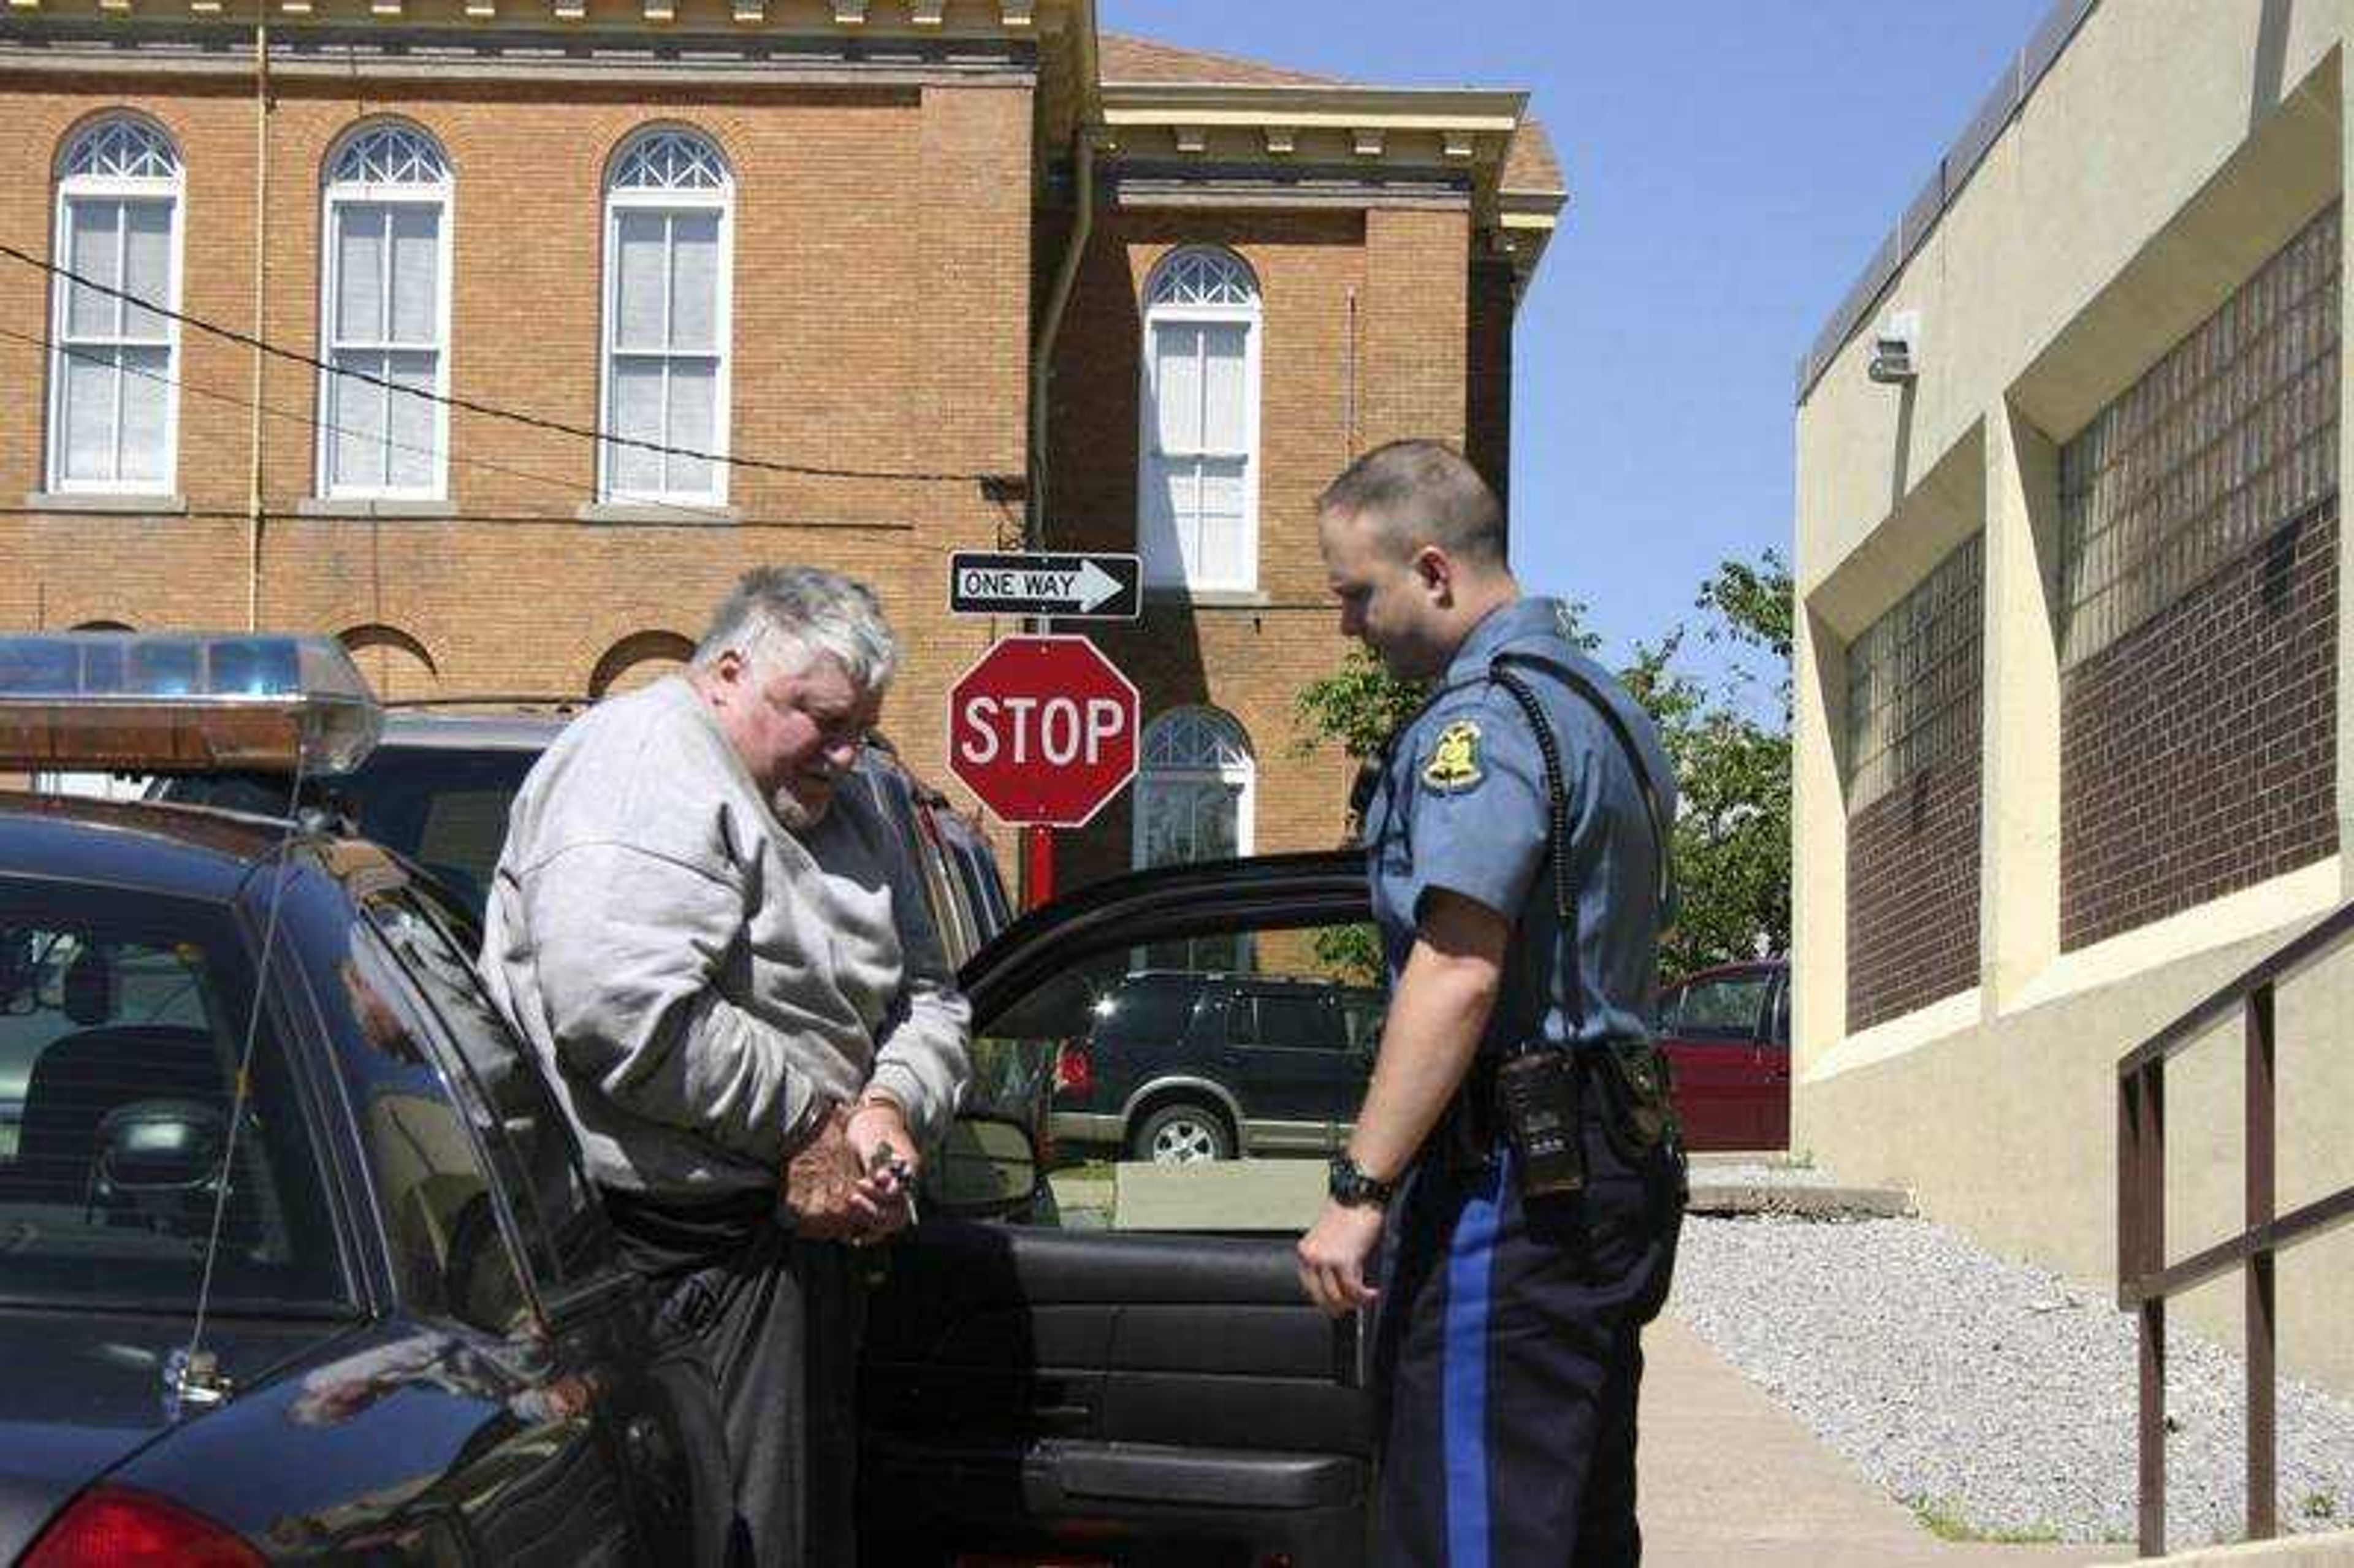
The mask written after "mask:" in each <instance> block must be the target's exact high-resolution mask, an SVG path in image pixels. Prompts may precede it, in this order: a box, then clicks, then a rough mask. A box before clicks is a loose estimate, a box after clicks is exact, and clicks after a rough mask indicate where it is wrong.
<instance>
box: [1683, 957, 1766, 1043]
mask: <svg viewBox="0 0 2354 1568" xmlns="http://www.w3.org/2000/svg"><path fill="white" fill-rule="evenodd" d="M1769 982H1770V977H1768V976H1766V975H1764V974H1744V975H1723V976H1720V977H1718V978H1716V979H1713V980H1694V981H1692V982H1691V984H1690V985H1688V986H1686V987H1685V988H1684V992H1683V1002H1682V1005H1681V1007H1680V1008H1678V1010H1677V1012H1676V1022H1675V1026H1674V1033H1675V1034H1676V1036H1677V1037H1678V1038H1679V1039H1685V1040H1737V1041H1745V1042H1755V1040H1756V1038H1757V1035H1758V1026H1759V1024H1760V1023H1761V1022H1763V1021H1764V1017H1765V993H1766V991H1767V989H1768V985H1769Z"/></svg>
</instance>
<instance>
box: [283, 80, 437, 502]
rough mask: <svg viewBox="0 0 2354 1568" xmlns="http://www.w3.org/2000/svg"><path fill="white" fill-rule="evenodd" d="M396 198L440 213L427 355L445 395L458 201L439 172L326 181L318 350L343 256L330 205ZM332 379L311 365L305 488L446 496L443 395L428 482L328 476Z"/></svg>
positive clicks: (323, 350)
mask: <svg viewBox="0 0 2354 1568" xmlns="http://www.w3.org/2000/svg"><path fill="white" fill-rule="evenodd" d="M371 129H373V127H371V126H362V127H361V128H359V129H358V130H356V131H353V132H349V133H348V134H346V135H345V137H344V138H343V139H342V140H341V141H340V142H339V143H337V151H336V153H335V154H334V156H333V157H331V158H330V159H329V160H328V167H330V168H333V167H334V164H336V163H337V162H338V161H340V160H341V158H342V156H343V153H342V148H344V147H346V146H348V145H350V143H351V142H352V141H353V140H354V139H355V138H357V137H360V136H365V135H366V134H367V133H368V132H369V130H371ZM403 129H405V130H409V131H412V132H416V128H415V127H414V126H404V127H403ZM416 133H417V134H419V135H422V134H423V132H416ZM442 166H443V167H444V168H445V169H446V168H448V167H449V159H448V157H447V156H446V155H445V156H444V157H443V159H442ZM404 205H405V206H411V207H439V208H440V213H441V222H440V248H439V249H440V254H439V255H438V256H437V258H436V259H435V261H434V265H435V267H436V268H437V269H438V276H437V277H436V279H435V283H436V285H437V287H436V292H437V293H438V295H439V296H440V297H439V299H438V300H437V301H436V302H435V303H436V315H437V318H438V319H437V320H436V321H435V323H434V332H435V334H437V342H436V344H435V352H434V355H433V391H434V395H435V397H438V398H446V397H449V396H450V355H451V341H450V323H451V296H452V295H454V294H455V293H456V292H457V287H456V284H457V276H456V273H455V270H454V269H453V265H452V260H453V258H454V257H455V256H456V254H457V249H456V246H455V245H454V243H453V242H452V238H451V235H452V231H453V230H454V229H455V228H456V227H457V207H458V203H457V200H456V182H455V181H454V179H451V178H448V177H445V178H443V179H440V180H437V181H435V182H433V183H432V184H430V185H425V184H408V183H403V184H399V185H380V184H376V183H373V182H366V181H359V180H345V181H330V182H329V183H328V185H327V186H326V190H325V194H324V196H323V198H322V203H321V207H320V218H321V223H320V228H319V240H320V244H319V357H320V358H321V359H323V360H324V361H326V362H328V363H329V364H333V363H334V351H335V311H336V307H337V304H338V300H337V299H336V293H335V291H336V286H337V282H336V281H337V278H338V276H339V275H340V274H341V272H342V271H343V267H342V265H341V263H342V260H343V257H342V253H341V251H340V250H339V249H338V244H339V241H338V239H337V236H338V235H339V234H340V233H341V232H342V231H341V230H340V229H338V228H336V226H335V214H336V209H337V208H339V207H383V206H404ZM386 265H387V267H389V266H390V265H391V258H390V251H389V249H387V254H386ZM335 379H336V375H335V373H334V371H332V370H322V371H320V372H319V394H318V397H319V403H318V408H319V418H318V429H317V431H316V432H315V435H316V441H315V452H314V460H313V461H314V463H315V471H316V473H317V476H318V477H317V480H316V482H315V489H314V491H313V493H315V494H317V495H320V496H323V497H328V498H332V499H334V500H337V501H442V500H446V499H448V497H449V494H450V405H449V404H448V403H446V402H436V403H435V404H434V405H433V479H432V482H430V483H429V484H425V485H408V486H402V485H373V484H338V483H336V482H335V477H334V441H335V433H334V431H333V430H330V429H328V428H327V425H328V419H327V410H328V409H329V408H332V407H334V401H333V399H332V398H331V397H329V395H328V388H329V387H331V386H332V385H333V384H334V381H335ZM386 396H387V399H389V398H390V397H393V396H395V394H391V393H387V394H386ZM391 425H392V421H391V418H390V413H389V403H388V401H387V416H386V420H385V429H386V434H387V437H389V435H390V434H391Z"/></svg>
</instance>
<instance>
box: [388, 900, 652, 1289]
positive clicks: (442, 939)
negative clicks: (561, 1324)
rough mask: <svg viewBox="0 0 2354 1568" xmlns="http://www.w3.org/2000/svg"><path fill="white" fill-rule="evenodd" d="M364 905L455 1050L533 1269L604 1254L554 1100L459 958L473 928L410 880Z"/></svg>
mask: <svg viewBox="0 0 2354 1568" xmlns="http://www.w3.org/2000/svg"><path fill="white" fill-rule="evenodd" d="M367 910H368V917H369V920H370V922H371V924H372V925H373V926H374V927H375V928H376V932H377V934H378V935H379V936H381V937H382V938H384V939H385V941H386V942H387V945H388V946H390V947H391V948H392V949H393V951H394V953H395V954H396V955H397V956H398V959H399V960H400V963H401V966H402V968H403V969H404V970H405V971H406V972H407V974H408V978H409V979H410V980H411V981H412V982H413V983H414V984H415V985H416V987H417V989H418V990H419V991H420V992H421V993H422V994H423V996H424V998H425V1001H426V1002H427V1005H428V1006H429V1008H430V1009H431V1012H432V1022H434V1023H435V1024H437V1025H438V1026H439V1029H440V1035H441V1036H442V1037H443V1038H445V1039H447V1040H448V1041H449V1043H450V1044H451V1045H453V1046H454V1047H455V1048H456V1050H457V1054H458V1056H459V1058H460V1061H461V1064H462V1069H463V1073H464V1075H465V1080H466V1081H464V1082H462V1083H461V1084H460V1085H459V1086H458V1087H459V1090H460V1093H461V1098H470V1099H472V1100H474V1101H476V1102H477V1103H478V1104H479V1105H480V1106H481V1107H482V1113H483V1114H482V1116H481V1118H479V1119H480V1120H481V1121H482V1124H483V1129H482V1130H483V1144H484V1147H485V1148H486V1149H487V1150H489V1152H490V1154H491V1157H492V1159H493V1161H494V1162H496V1163H500V1164H504V1165H505V1166H507V1167H509V1170H508V1171H507V1172H506V1174H507V1175H508V1176H509V1178H510V1179H509V1181H508V1188H509V1191H510V1192H514V1193H516V1194H519V1195H520V1196H521V1199H522V1202H523V1205H524V1213H520V1214H519V1215H518V1216H517V1217H518V1220H519V1221H520V1222H521V1229H522V1231H523V1234H524V1242H525V1255H526V1257H527V1258H528V1259H529V1260H530V1263H531V1266H532V1269H533V1271H534V1273H535V1274H536V1275H538V1276H539V1277H540V1278H541V1279H542V1280H543V1281H546V1282H547V1283H551V1284H552V1283H555V1282H557V1281H561V1280H567V1279H575V1278H578V1277H581V1276H582V1275H584V1274H586V1273H588V1272H590V1271H591V1270H592V1269H593V1268H594V1267H595V1266H597V1264H598V1263H599V1261H600V1260H601V1259H602V1257H603V1255H604V1251H605V1241H604V1238H605V1232H604V1222H603V1218H602V1213H601V1211H600V1210H599V1206H598V1204H597V1202H596V1199H595V1196H594V1194H593V1193H592V1192H591V1191H590V1189H589V1186H588V1180H587V1178H586V1177H585V1176H584V1175H583V1174H582V1171H581V1168H580V1163H579V1160H578V1149H577V1146H576V1145H575V1143H574V1141H573V1138H572V1134H571V1130H570V1128H569V1127H568V1125H567V1123H566V1121H565V1119H564V1113H563V1111H562V1109H561V1107H558V1105H557V1101H556V1097H555V1096H554V1095H553V1094H552V1093H551V1092H550V1091H549V1089H548V1086H547V1085H546V1081H545V1080H544V1079H543V1078H542V1077H541V1076H540V1073H539V1069H538V1067H537V1066H536V1065H535V1064H534V1063H533V1062H531V1061H530V1060H528V1059H527V1058H526V1057H525V1054H524V1051H523V1047H522V1046H521V1045H520V1044H519V1043H518V1042H517V1041H516V1039H515V1037H514V1033H513V1031H511V1030H510V1029H508V1027H507V1025H506V1022H505V1020H504V1019H503V1018H502V1017H500V1015H499V1013H498V1011H497V1010H496V1009H495V1008H494V1007H493V1005H492V1004H491V1001H490V998H489V997H488V996H487V995H485V994H484V993H483V991H482V983H481V981H480V980H478V979H477V978H476V976H475V973H474V969H473V966H472V964H471V963H469V962H468V961H467V960H466V958H465V956H464V955H465V953H466V952H467V951H469V950H471V949H472V946H473V945H474V944H476V943H478V942H479V938H476V937H475V936H474V935H473V933H472V930H471V928H469V927H458V928H455V929H453V928H452V927H453V925H454V923H455V922H456V921H457V920H458V919H459V918H460V916H459V914H458V912H457V911H456V910H454V909H452V908H451V907H450V906H448V905H447V904H440V903H436V902H434V901H432V900H431V898H430V895H427V894H424V893H421V892H419V891H415V890H412V891H411V892H408V893H404V894H387V895H380V896H378V897H376V898H373V899H371V900H369V902H368V906H367ZM437 916H438V917H437Z"/></svg>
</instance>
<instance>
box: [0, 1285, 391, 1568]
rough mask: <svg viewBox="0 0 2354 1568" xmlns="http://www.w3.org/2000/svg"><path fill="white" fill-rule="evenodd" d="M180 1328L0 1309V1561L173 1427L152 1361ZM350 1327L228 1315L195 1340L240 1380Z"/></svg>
mask: <svg viewBox="0 0 2354 1568" xmlns="http://www.w3.org/2000/svg"><path fill="white" fill-rule="evenodd" d="M189 1327H190V1325H189V1320H188V1319H186V1318H174V1317H152V1318H151V1317H133V1316H128V1315H122V1314H94V1313H90V1312H76V1311H35V1310H27V1309H25V1308H0V1367H5V1368H6V1369H7V1375H6V1376H5V1377H0V1563H6V1562H14V1561H15V1560H16V1556H17V1554H18V1553H20V1552H23V1551H24V1550H25V1548H26V1546H27V1545H28V1544H29V1543H30V1542H31V1541H32V1539H33V1538H34V1537H35V1536H36V1535H37V1534H38V1533H39V1532H40V1530H41V1527H42V1526H43V1525H44V1524H46V1523H47V1522H48V1520H49V1519H50V1517H51V1516H52V1515H54V1514H55V1513H56V1512H57V1510H58V1509H59V1508H60V1507H62V1506H63V1505H64V1504H65V1502H66V1499H69V1498H70V1497H72V1496H73V1495H74V1494H75V1493H76V1492H78V1491H80V1490H81V1489H82V1488H84V1487H86V1486H88V1485H90V1483H91V1482H92V1481H94V1480H97V1479H98V1478H100V1477H101V1476H103V1475H105V1474H106V1473H107V1472H108V1471H110V1470H112V1469H113V1468H115V1467H117V1466H119V1465H121V1464H122V1462H123V1461H124V1460H126V1459H128V1458H130V1457H131V1456H132V1455H133V1454H135V1453H137V1452H138V1451H139V1450H140V1449H141V1448H142V1447H143V1446H146V1445H147V1444H148V1443H150V1442H152V1441H153V1440H154V1438H155V1437H156V1436H158V1435H160V1434H161V1433H163V1432H164V1430H166V1429H167V1428H168V1427H169V1426H170V1425H172V1421H171V1417H170V1414H169V1412H168V1411H167V1409H166V1407H165V1402H164V1372H163V1368H164V1361H165V1360H166V1358H168V1357H169V1356H170V1355H171V1353H172V1352H173V1351H175V1350H178V1349H181V1348H183V1347H185V1346H186V1344H187V1342H188V1330H189ZM351 1327H352V1325H351V1324H349V1323H345V1322H335V1321H319V1322H260V1321H251V1320H248V1321H236V1320H230V1321H225V1322H218V1323H216V1324H214V1325H211V1326H208V1327H207V1329H206V1330H205V1342H206V1344H207V1346H208V1347H209V1348H210V1349H211V1350H212V1351H214V1352H215V1353H217V1355H218V1356H219V1358H220V1365H221V1369H222V1370H223V1371H224V1372H226V1373H227V1374H228V1378H229V1380H230V1382H231V1383H232V1384H234V1385H235V1386H236V1387H237V1388H239V1390H244V1389H249V1388H250V1387H252V1386H253V1384H255V1383H259V1382H260V1381H262V1380H264V1379H266V1378H268V1377H269V1376H270V1374H271V1373H272V1372H275V1371H276V1370H278V1369H279V1368H281V1367H284V1366H285V1365H287V1364H288V1363H289V1362H291V1361H295V1360H298V1359H300V1358H303V1357H305V1356H308V1355H309V1354H311V1353H313V1352H314V1351H317V1350H318V1349H319V1348H320V1347H322V1346H323V1345H325V1344H326V1343H327V1342H328V1341H330V1340H333V1339H334V1338H335V1337H336V1336H338V1335H340V1334H343V1333H345V1332H348V1331H349V1330H350V1329H351ZM187 1419H197V1417H195V1416H190V1417H187Z"/></svg>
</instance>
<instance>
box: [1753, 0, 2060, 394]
mask: <svg viewBox="0 0 2354 1568" xmlns="http://www.w3.org/2000/svg"><path fill="white" fill-rule="evenodd" d="M2100 4H2101V0H2053V4H2052V8H2051V9H2050V10H2049V11H2046V12H2045V13H2044V15H2043V20H2042V21H2041V22H2040V23H2038V24H2037V26H2036V28H2035V31H2034V32H2033V33H2031V34H2030V35H2029V36H2028V40H2027V42H2026V44H2025V45H2024V46H2022V47H2021V48H2020V50H2019V52H2018V53H2017V54H2015V55H2013V56H2011V58H2010V59H2009V63H2008V64H2006V65H2005V66H2004V67H2003V69H2002V74H2001V75H2000V76H1999V77H1997V78H1996V79H1995V82H1994V85H1993V86H1992V87H1991V88H1989V89H1988V91H1987V95H1986V97H1985V98H1984V99H1983V100H1982V101H1980V102H1979V104H1978V112H1977V113H1975V114H1973V115H1972V116H1971V117H1970V122H1969V123H1968V124H1967V125H1966V126H1964V127H1963V128H1962V132H1961V134H1959V135H1958V136H1956V137H1955V138H1954V141H1953V143H1952V145H1950V146H1948V147H1947V148H1946V154H1945V156H1944V157H1942V158H1940V159H1938V160H1937V164H1936V165H1935V167H1934V168H1932V169H1931V170H1930V171H1929V177H1928V179H1927V180H1926V181H1925V182H1924V183H1923V185H1922V186H1921V190H1920V194H1918V195H1917V196H1914V198H1913V200H1912V201H1911V202H1910V203H1908V204H1907V205H1906V207H1905V208H1904V211H1903V214H1902V215H1900V216H1899V217H1898V218H1897V220H1896V226H1895V227H1894V228H1892V229H1890V230H1889V231H1888V234H1887V237H1886V238H1883V239H1882V240H1881V242H1880V247H1879V249H1876V250H1874V251H1873V252H1872V260H1870V261H1868V262H1866V263H1865V264H1864V268H1863V271H1862V273H1861V275H1860V276H1859V277H1858V278H1857V279H1856V281H1854V283H1853V284H1851V285H1850V287H1849V289H1848V291H1847V293H1846V294H1845V295H1844V296H1842V297H1841V299H1840V302H1839V304H1838V305H1837V306H1836V307H1835V308H1834V309H1833V310H1832V311H1831V314H1830V319H1829V321H1828V322H1826V323H1824V324H1823V328H1822V330H1821V331H1820V332H1819V333H1817V334H1815V341H1814V342H1813V343H1812V344H1810V345H1808V349H1807V352H1806V353H1805V354H1803V355H1799V357H1798V369H1797V403H1798V405H1799V406H1800V407H1804V406H1805V404H1806V401H1807V399H1808V397H1809V396H1810V395H1811V394H1812V393H1813V391H1814V389H1815V384H1816V383H1817V382H1819V381H1820V380H1821V379H1822V377H1823V372H1825V371H1826V370H1829V368H1830V366H1831V361H1833V360H1835V359H1837V358H1838V357H1839V356H1840V351H1841V350H1843V349H1844V348H1846V347H1847V344H1848V341H1849V339H1850V338H1852V337H1853V336H1854V335H1855V334H1856V333H1857V331H1858V330H1859V329H1861V327H1862V325H1863V323H1864V322H1865V320H1866V319H1867V318H1869V317H1870V316H1871V314H1872V310H1873V308H1874V307H1875V306H1877V305H1878V304H1879V303H1880V301H1881V298H1882V296H1883V295H1885V294H1886V293H1887V292H1888V291H1889V288H1890V287H1891V285H1893V283H1894V282H1895V281H1896V279H1897V277H1898V275H1899V274H1901V273H1902V272H1903V270H1904V265H1905V263H1906V262H1908V261H1910V260H1912V259H1913V257H1914V253H1915V252H1917V251H1918V250H1919V249H1921V247H1922V245H1923V244H1924V243H1925V242H1926V241H1927V239H1928V238H1929V236H1930V234H1931V233H1932V232H1934V231H1935V228H1936V227H1937V224H1938V222H1939V220H1940V219H1942V218H1943V217H1945V215H1946V209H1947V208H1949V207H1952V206H1953V205H1954V203H1955V202H1956V200H1957V199H1959V197H1960V196H1961V194H1962V191H1963V189H1964V188H1965V187H1966V186H1967V185H1968V184H1969V180H1970V176H1971V175H1973V174H1975V173H1976V172H1977V170H1978V165H1979V164H1981V163H1983V162H1985V161H1986V155H1987V154H1988V153H1989V152H1991V151H1993V150H1994V145H1995V143H1997V142H1999V141H2000V140H2001V139H2002V133H2003V132H2005V131H2006V130H2008V129H2009V126H2010V122H2011V121H2012V120H2013V119H2015V118H2017V117H2018V114H2019V111H2020V110H2021V109H2023V108H2025V107H2026V104H2027V101H2028V99H2029V98H2031V97H2032V96H2033V95H2034V92H2035V89H2036V87H2037V86H2038V85H2039V84H2041V81H2042V80H2043V78H2044V75H2045V73H2046V72H2048V71H2050V70H2051V69H2052V66H2053V65H2054V64H2055V63H2057V61H2058V60H2059V58H2060V57H2061V55H2062V54H2063V53H2065V52H2066V50H2067V48H2068V45H2069V43H2070V42H2071V41H2072V40H2073V38H2074V37H2075V36H2076V32H2077V29H2079V28H2080V27H2082V26H2084V21H2085V19H2086V18H2087V17H2089V16H2092V14H2093V13H2094V11H2095V10H2097V9H2099V7H2100Z"/></svg>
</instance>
